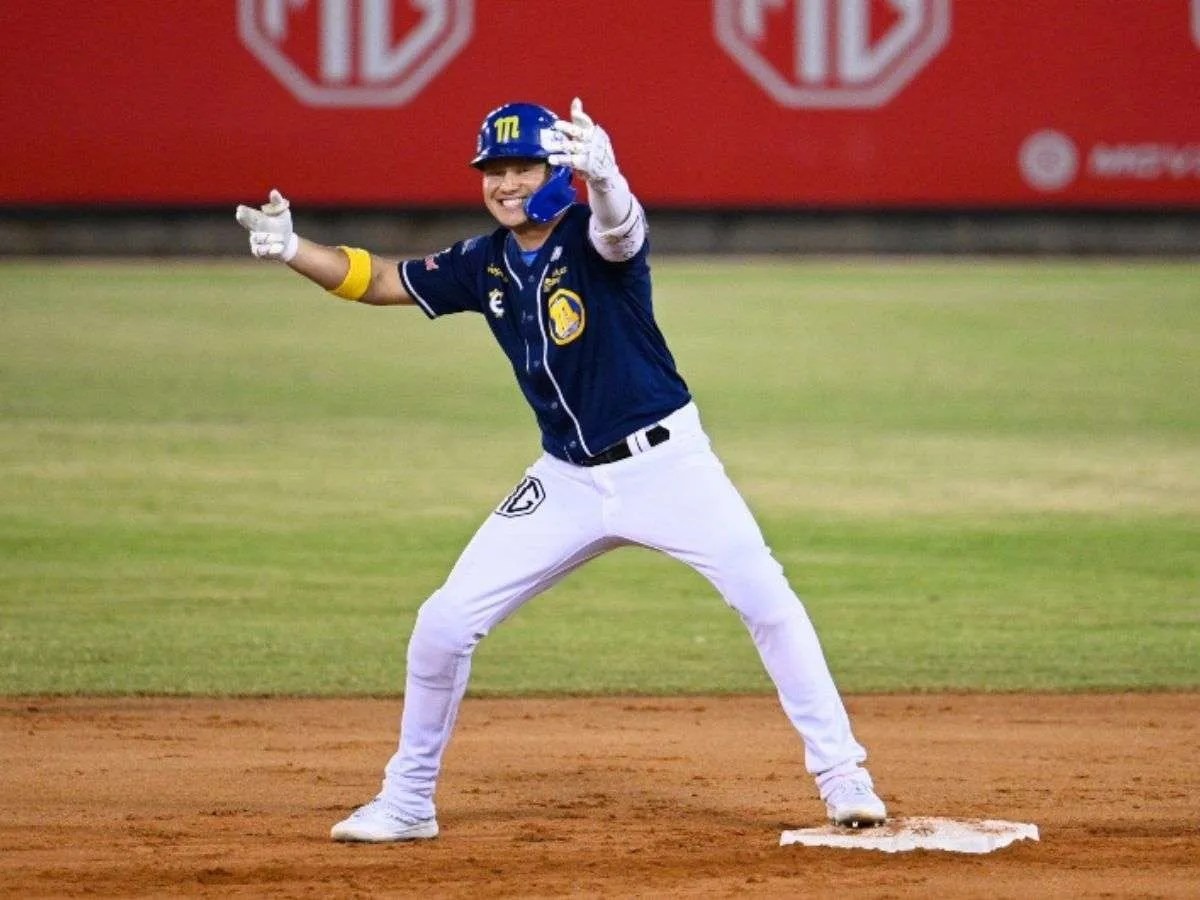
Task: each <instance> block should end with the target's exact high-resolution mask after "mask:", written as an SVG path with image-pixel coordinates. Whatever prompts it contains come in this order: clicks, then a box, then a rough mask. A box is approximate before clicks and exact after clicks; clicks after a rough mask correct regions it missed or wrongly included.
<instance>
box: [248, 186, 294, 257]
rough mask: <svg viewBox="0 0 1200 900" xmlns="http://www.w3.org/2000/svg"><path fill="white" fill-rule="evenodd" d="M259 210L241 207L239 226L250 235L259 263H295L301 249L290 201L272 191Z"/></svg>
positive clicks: (252, 249) (253, 250) (251, 246)
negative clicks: (294, 228) (293, 261)
mask: <svg viewBox="0 0 1200 900" xmlns="http://www.w3.org/2000/svg"><path fill="white" fill-rule="evenodd" d="M267 200H268V202H267V203H264V204H263V205H262V206H261V207H259V208H258V209H255V208H254V207H252V206H238V208H237V220H238V223H239V224H240V225H241V226H242V227H243V228H245V229H246V230H247V231H249V232H250V252H251V253H253V254H254V255H255V256H257V257H258V258H259V259H279V260H282V261H283V262H291V260H292V257H294V256H295V255H296V251H297V250H299V249H300V238H299V237H297V235H296V233H295V232H294V231H292V213H291V209H290V206H291V204H290V203H288V200H287V198H286V197H284V196H283V194H281V193H279V191H277V190H272V191H271V194H270V196H269V197H268V198H267Z"/></svg>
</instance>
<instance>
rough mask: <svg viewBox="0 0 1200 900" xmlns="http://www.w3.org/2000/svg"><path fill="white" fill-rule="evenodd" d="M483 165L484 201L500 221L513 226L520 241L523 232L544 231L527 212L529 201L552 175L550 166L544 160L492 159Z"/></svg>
mask: <svg viewBox="0 0 1200 900" xmlns="http://www.w3.org/2000/svg"><path fill="white" fill-rule="evenodd" d="M479 168H480V170H481V171H482V172H483V202H484V205H486V206H487V210H488V212H490V213H491V214H492V216H493V217H494V218H495V219H496V221H497V222H499V223H500V224H501V225H503V226H504V227H506V228H508V229H511V230H512V231H513V232H514V233H515V234H516V235H517V238H518V240H519V239H520V238H521V237H522V235H523V234H530V235H532V234H533V233H534V232H541V231H542V230H544V229H543V227H542V226H539V225H537V224H536V223H534V222H531V221H529V217H528V216H527V215H525V201H526V200H528V199H529V196H530V195H531V194H532V193H533V192H534V191H536V190H537V189H538V188H540V187H541V186H542V185H543V184H545V183H546V179H547V178H549V177H550V167H549V166H548V165H546V163H545V162H544V161H543V160H540V159H489V160H485V161H484V162H482V163H480V164H479ZM546 230H547V232H548V229H546Z"/></svg>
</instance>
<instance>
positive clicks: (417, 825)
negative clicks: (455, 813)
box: [329, 797, 438, 844]
mask: <svg viewBox="0 0 1200 900" xmlns="http://www.w3.org/2000/svg"><path fill="white" fill-rule="evenodd" d="M329 836H330V837H331V838H333V839H334V840H335V841H361V842H364V843H372V844H384V843H388V842H390V841H424V840H429V839H430V838H435V837H437V836H438V823H437V819H435V818H432V817H430V818H428V819H412V818H409V817H407V816H405V815H403V814H402V813H400V812H398V811H397V810H395V809H394V808H393V807H390V806H388V805H387V804H386V803H385V802H384V801H383V798H382V797H376V798H375V799H374V800H372V801H371V802H370V803H368V804H366V805H365V806H360V807H359V808H358V809H356V810H355V811H354V812H352V813H350V815H349V816H348V817H347V818H345V819H343V820H342V821H340V822H338V823H337V824H336V825H334V826H333V828H331V829H330V830H329Z"/></svg>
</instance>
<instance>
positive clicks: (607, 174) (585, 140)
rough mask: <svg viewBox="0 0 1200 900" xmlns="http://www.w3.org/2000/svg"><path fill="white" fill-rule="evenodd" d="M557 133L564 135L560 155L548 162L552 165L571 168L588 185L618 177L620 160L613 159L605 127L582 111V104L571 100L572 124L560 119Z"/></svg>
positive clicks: (555, 124) (551, 156)
mask: <svg viewBox="0 0 1200 900" xmlns="http://www.w3.org/2000/svg"><path fill="white" fill-rule="evenodd" d="M554 130H555V131H559V132H561V133H562V135H563V147H562V152H561V153H553V154H551V155H550V157H549V158H548V159H547V160H546V161H547V162H548V163H550V165H552V166H569V167H570V168H572V169H574V170H575V171H576V172H578V173H579V174H580V175H582V176H583V177H584V178H586V179H587V180H588V181H589V182H591V181H601V182H603V181H608V180H610V179H612V178H613V177H614V176H616V174H617V159H616V157H615V156H613V148H612V141H610V140H609V139H608V134H607V132H605V130H604V129H603V128H601V127H600V126H599V125H597V124H596V123H595V122H593V121H592V117H591V116H589V115H588V114H587V113H585V112H584V111H583V101H582V100H580V99H579V98H578V97H576V98H575V99H574V100H572V101H571V121H570V122H565V121H563V120H562V119H559V120H558V121H556V122H555V123H554Z"/></svg>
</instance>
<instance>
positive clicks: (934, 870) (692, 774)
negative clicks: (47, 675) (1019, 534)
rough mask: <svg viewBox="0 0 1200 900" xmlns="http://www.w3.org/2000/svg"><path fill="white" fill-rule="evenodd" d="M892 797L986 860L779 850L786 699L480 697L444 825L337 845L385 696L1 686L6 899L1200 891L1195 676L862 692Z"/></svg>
mask: <svg viewBox="0 0 1200 900" xmlns="http://www.w3.org/2000/svg"><path fill="white" fill-rule="evenodd" d="M849 706H850V710H851V714H852V716H853V718H854V722H855V726H856V730H857V732H858V735H859V737H860V738H861V739H862V740H863V741H864V743H866V744H867V746H868V747H869V748H870V749H871V751H872V757H871V763H872V769H873V771H874V773H875V776H876V780H877V782H878V786H879V788H880V791H881V793H882V794H883V796H884V798H885V799H886V800H887V801H888V802H889V804H890V807H891V810H892V812H893V814H895V815H903V816H910V815H939V816H955V817H960V816H961V817H983V818H1001V819H1012V820H1017V821H1022V822H1033V823H1036V824H1037V825H1038V826H1039V827H1040V829H1041V833H1042V840H1041V842H1040V843H1036V844H1035V843H1029V842H1022V843H1020V844H1017V845H1014V846H1012V847H1008V848H1005V849H1003V850H1000V851H997V852H996V853H993V854H989V855H986V856H964V855H958V854H948V853H939V852H914V853H904V854H894V855H893V854H885V853H879V852H874V851H865V850H836V849H829V848H802V847H794V846H792V847H780V846H779V845H778V844H779V835H780V832H781V831H782V830H784V829H789V828H800V827H806V826H809V825H817V824H820V823H821V820H822V815H823V809H822V807H821V805H820V804H819V803H818V801H817V799H816V793H815V790H814V788H813V787H812V783H811V781H810V780H809V779H808V778H807V777H806V776H804V774H803V771H802V766H801V763H800V760H801V750H800V747H799V744H798V741H797V740H796V738H795V737H794V735H793V734H792V733H791V731H790V729H789V726H788V725H787V723H786V721H785V720H784V718H783V714H782V712H781V711H780V710H779V708H778V706H777V704H776V702H775V701H774V699H773V698H763V697H739V698H686V699H650V698H609V699H583V700H469V701H468V702H467V703H466V704H465V706H464V708H463V712H462V715H461V717H460V722H459V727H458V731H457V736H456V738H455V740H454V743H453V744H452V745H451V748H450V751H449V754H448V757H447V766H446V772H445V775H444V777H443V782H442V788H441V792H440V795H439V819H440V822H441V825H442V836H441V838H439V839H438V840H436V841H430V842H425V843H422V844H419V845H384V846H361V845H360V846H355V845H339V844H334V843H332V842H331V841H329V839H328V831H329V826H330V825H331V824H332V823H333V822H334V821H336V820H337V819H339V818H341V817H342V815H343V814H344V813H345V812H346V811H347V810H348V809H349V808H351V807H352V806H355V805H357V804H358V803H360V802H362V801H364V800H366V799H368V798H369V797H370V796H371V795H372V794H373V793H374V792H375V790H376V788H377V786H378V778H379V772H380V769H381V767H382V764H383V763H384V761H385V760H386V758H387V756H388V755H389V754H390V752H391V749H392V747H393V745H394V741H395V728H396V723H397V717H398V712H399V703H398V702H397V701H388V700H278V699H271V700H208V699H195V700H190V699H189V700H177V699H99V700H98V699H47V700H30V699H23V698H22V699H6V700H0V762H2V768H0V808H2V809H3V813H4V816H3V822H2V824H0V895H4V896H14V897H16V896H19V897H50V896H53V897H63V896H77V895H82V894H88V895H93V896H96V895H98V896H120V897H139V896H163V895H181V894H182V895H203V896H210V895H211V896H222V897H224V896H254V897H261V896H268V895H269V896H273V897H341V896H359V897H368V896H421V897H425V898H442V897H467V896H472V897H476V896H483V897H550V896H562V895H565V894H571V895H573V896H647V897H648V896H656V897H662V896H689V895H690V896H707V897H712V896H716V897H723V896H735V895H736V896H744V895H746V896H772V897H786V896H799V895H809V896H834V895H836V896H887V897H931V896H945V897H1031V896H1036V897H1042V896H1046V897H1051V896H1053V897H1068V896H1069V897H1084V896H1088V897H1135V896H1136V897H1185V896H1187V897H1196V896H1197V895H1198V894H1200V828H1198V826H1197V820H1198V815H1197V811H1198V807H1200V774H1198V768H1200V767H1198V764H1197V759H1198V753H1197V751H1198V749H1200V694H1149V695H1109V696H1096V695H1084V696H1029V695H1021V696H996V695H988V696H969V695H942V696H879V697H875V696H861V697H852V698H850V700H849Z"/></svg>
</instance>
